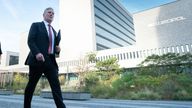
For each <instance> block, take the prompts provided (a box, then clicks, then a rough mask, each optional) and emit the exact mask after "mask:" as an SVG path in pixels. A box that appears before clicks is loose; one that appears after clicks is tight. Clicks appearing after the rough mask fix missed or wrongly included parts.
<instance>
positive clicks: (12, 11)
mask: <svg viewBox="0 0 192 108" xmlns="http://www.w3.org/2000/svg"><path fill="white" fill-rule="evenodd" d="M12 3H13V2H12ZM12 3H11V0H2V4H3V6H4V7H5V8H6V9H7V10H8V12H9V13H10V14H11V15H12V16H13V17H14V18H15V19H19V17H18V12H17V9H16V8H15V7H14V5H13V4H12Z"/></svg>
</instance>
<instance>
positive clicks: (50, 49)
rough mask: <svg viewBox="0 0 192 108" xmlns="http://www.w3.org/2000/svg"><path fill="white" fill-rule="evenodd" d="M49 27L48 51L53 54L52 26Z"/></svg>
mask: <svg viewBox="0 0 192 108" xmlns="http://www.w3.org/2000/svg"><path fill="white" fill-rule="evenodd" d="M48 27H49V49H48V53H49V54H51V53H52V32H51V25H50V24H48Z"/></svg>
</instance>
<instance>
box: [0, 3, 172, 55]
mask: <svg viewBox="0 0 192 108" xmlns="http://www.w3.org/2000/svg"><path fill="white" fill-rule="evenodd" d="M119 1H120V2H121V3H122V4H123V6H125V8H126V9H127V10H128V11H129V12H130V13H135V12H138V11H142V10H145V9H149V8H152V7H156V6H159V5H162V4H165V3H169V2H171V1H175V0H119ZM46 7H53V8H54V10H55V18H54V21H53V24H52V25H53V26H54V28H55V29H56V30H58V29H59V28H58V27H59V24H58V21H59V0H0V10H1V20H0V33H1V35H0V41H1V46H2V50H3V52H4V51H17V52H18V51H19V46H20V44H19V43H20V37H21V34H22V33H24V32H28V30H29V28H30V26H31V23H32V22H36V21H42V20H43V16H42V14H43V11H44V9H45V8H46Z"/></svg>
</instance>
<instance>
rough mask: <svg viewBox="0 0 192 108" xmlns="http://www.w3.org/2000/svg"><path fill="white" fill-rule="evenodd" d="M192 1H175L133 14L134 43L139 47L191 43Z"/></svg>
mask: <svg viewBox="0 0 192 108" xmlns="http://www.w3.org/2000/svg"><path fill="white" fill-rule="evenodd" d="M191 5H192V1H191V0H177V1H175V2H171V3H168V4H165V5H162V6H159V7H156V8H152V9H149V10H145V11H142V12H138V13H135V14H134V15H133V17H134V23H135V33H136V43H137V45H138V46H140V47H144V48H151V47H154V48H155V47H157V48H159V47H167V46H177V45H183V44H188V43H191V40H192V30H191V28H192V20H191V19H192V14H191V13H192V7H191Z"/></svg>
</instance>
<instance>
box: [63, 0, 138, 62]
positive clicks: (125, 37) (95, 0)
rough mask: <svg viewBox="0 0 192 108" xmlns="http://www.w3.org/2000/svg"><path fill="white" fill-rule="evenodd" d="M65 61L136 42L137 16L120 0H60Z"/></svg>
mask: <svg viewBox="0 0 192 108" xmlns="http://www.w3.org/2000/svg"><path fill="white" fill-rule="evenodd" d="M60 28H61V34H62V39H61V44H60V46H61V48H62V52H61V54H60V57H61V59H60V60H61V61H63V60H73V59H79V58H81V57H82V56H83V55H84V54H86V53H87V52H90V51H98V50H104V49H111V48H118V47H124V46H130V45H133V44H135V34H134V26H133V18H132V16H131V14H129V13H128V12H127V11H126V10H125V9H124V8H123V6H122V5H121V4H120V3H119V2H118V1H117V0H60Z"/></svg>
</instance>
